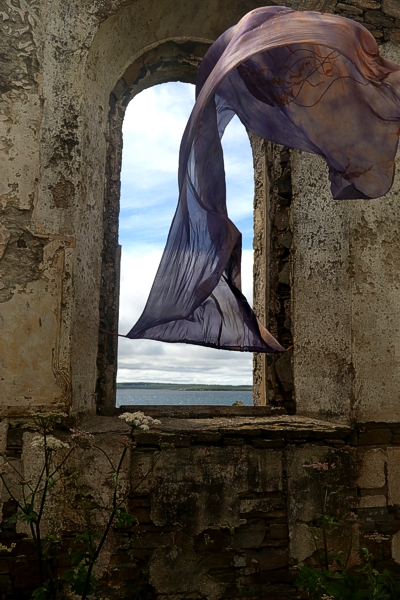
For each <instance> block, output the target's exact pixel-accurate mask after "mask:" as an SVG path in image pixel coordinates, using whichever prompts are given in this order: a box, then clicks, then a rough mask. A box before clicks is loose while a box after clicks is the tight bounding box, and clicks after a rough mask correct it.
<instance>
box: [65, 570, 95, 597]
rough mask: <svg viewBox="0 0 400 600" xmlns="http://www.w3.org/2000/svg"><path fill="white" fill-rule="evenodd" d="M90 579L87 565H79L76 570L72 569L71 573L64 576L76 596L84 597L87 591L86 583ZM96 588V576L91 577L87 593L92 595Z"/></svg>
mask: <svg viewBox="0 0 400 600" xmlns="http://www.w3.org/2000/svg"><path fill="white" fill-rule="evenodd" d="M87 578H88V567H87V566H86V565H79V566H78V567H75V569H70V570H69V571H65V573H64V574H63V575H62V579H63V580H64V581H65V582H66V583H67V585H69V586H70V588H71V591H72V592H74V593H75V594H78V595H82V594H83V592H84V590H85V585H86V581H87ZM95 587H96V580H95V578H94V575H93V574H91V575H90V581H89V582H88V587H87V589H86V593H87V594H90V593H92V592H94V590H95Z"/></svg>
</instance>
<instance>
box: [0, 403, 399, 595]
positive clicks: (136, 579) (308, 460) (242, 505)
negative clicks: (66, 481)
mask: <svg viewBox="0 0 400 600" xmlns="http://www.w3.org/2000/svg"><path fill="white" fill-rule="evenodd" d="M147 412H149V413H151V414H153V415H154V416H161V421H162V425H161V426H159V427H158V428H157V429H156V430H152V431H150V432H141V433H139V434H138V435H137V438H136V439H137V442H138V446H137V448H136V449H135V450H133V451H132V456H131V458H130V460H127V461H126V465H125V468H124V470H123V473H122V478H121V480H122V485H123V487H124V488H125V489H126V491H128V508H129V510H130V511H131V513H132V514H134V515H135V516H136V517H137V523H136V524H135V525H133V526H132V527H127V528H118V527H116V528H114V529H113V531H112V532H111V535H110V537H109V539H108V542H107V544H106V546H105V548H104V551H103V553H102V555H101V558H100V562H99V567H98V569H97V571H96V574H97V578H98V583H99V587H100V592H101V595H102V596H103V597H107V598H120V599H121V598H135V597H138V598H139V597H140V598H146V599H149V600H150V599H156V598H162V599H164V600H177V599H180V600H184V599H188V598H192V599H203V600H206V599H207V600H217V599H229V600H236V599H239V598H248V599H251V598H268V600H275V599H276V600H277V599H278V598H279V599H281V600H282V599H287V600H289V599H292V598H299V597H300V596H299V591H298V590H296V588H295V586H294V585H293V584H294V581H295V579H296V576H297V569H296V567H297V566H298V565H300V564H309V565H315V564H316V562H317V558H316V551H315V546H314V542H313V538H312V531H315V528H316V522H317V515H318V514H319V513H320V510H321V509H320V506H319V499H318V489H317V486H316V479H315V475H316V472H315V471H314V470H313V469H309V468H305V467H304V465H309V464H312V463H315V462H320V463H328V464H329V465H330V467H332V466H333V468H330V469H328V471H322V472H321V478H322V480H323V483H324V484H329V485H332V486H333V489H334V490H335V491H337V492H338V496H337V502H336V505H335V507H334V509H333V510H334V513H335V515H336V516H338V517H339V520H340V523H341V526H339V527H336V528H334V529H333V530H332V533H331V534H330V536H329V545H330V547H331V548H332V549H333V548H336V549H340V548H342V549H343V550H346V549H347V547H348V544H349V543H351V539H350V531H351V530H352V531H353V538H352V541H353V543H356V544H362V545H366V546H367V547H368V548H369V549H370V550H371V551H372V552H373V553H374V554H375V555H376V554H377V544H376V542H375V541H374V540H373V539H372V538H371V537H370V536H371V535H373V534H379V535H380V536H382V540H383V541H382V542H381V543H380V544H379V545H378V561H377V564H376V566H377V568H379V569H383V568H390V570H391V571H392V572H393V573H395V574H396V575H397V576H399V577H400V495H399V490H400V469H399V464H400V425H399V424H397V425H392V426H388V425H383V424H381V425H376V424H375V425H366V426H360V427H357V428H356V429H354V430H352V429H350V428H348V427H345V426H340V425H332V424H331V423H328V422H323V421H317V420H313V419H305V418H301V417H285V416H279V417H261V416H259V417H249V416H242V417H239V416H236V417H234V416H232V415H231V416H228V415H229V413H228V410H227V411H226V413H227V416H220V417H214V418H210V417H208V418H206V417H204V411H200V412H199V415H198V418H195V416H193V418H190V419H187V418H182V416H183V414H184V410H181V413H182V415H181V417H179V410H178V409H173V411H171V414H172V416H165V414H167V409H164V410H162V411H161V412H160V410H159V409H158V412H157V409H156V408H154V409H152V410H150V411H147ZM192 412H193V415H195V410H194V409H192ZM201 412H203V416H202V415H201ZM84 427H85V429H86V430H88V431H91V432H92V433H93V434H94V435H95V442H96V443H97V444H99V445H100V446H101V447H103V448H104V449H106V450H107V451H108V452H109V453H110V455H111V457H112V459H113V460H114V461H115V462H116V460H117V457H118V456H119V455H120V454H121V446H120V445H119V444H118V439H119V437H120V436H121V434H122V435H123V434H124V433H126V431H127V427H126V425H125V424H124V423H123V422H122V421H120V420H119V419H118V418H112V417H109V418H106V417H95V418H93V419H92V420H91V421H89V422H87V423H86V424H85V426H84ZM1 431H2V436H3V437H2V442H1V443H2V446H3V447H5V448H6V453H7V456H8V461H9V462H11V463H12V464H13V466H14V467H15V468H17V469H18V470H21V471H22V472H23V473H24V474H25V477H26V478H27V479H28V478H31V477H33V475H34V473H35V472H36V473H37V468H38V467H37V465H36V462H37V457H36V458H35V454H34V452H33V450H32V449H31V447H30V443H31V440H32V435H33V434H32V432H31V428H27V424H26V422H25V424H24V423H18V422H17V421H12V422H10V423H9V425H8V424H7V423H6V422H4V421H3V422H2V424H1ZM57 435H58V436H59V437H61V438H62V439H64V440H69V441H70V438H69V436H68V434H67V433H66V431H65V428H61V429H59V430H58V432H57ZM6 440H8V442H7V441H6ZM161 450H162V452H161V454H160V451H161ZM152 466H153V469H152V468H151V467H152ZM71 468H75V469H79V472H80V481H81V487H82V488H83V489H84V490H85V492H86V493H87V494H89V498H91V502H92V503H93V505H94V507H96V511H97V514H98V519H99V521H100V522H101V519H102V514H103V512H102V507H103V506H104V505H107V503H110V500H111V490H110V488H109V485H107V481H108V480H109V475H108V474H107V473H108V471H109V467H108V466H107V462H106V461H105V459H104V457H103V456H102V455H101V454H100V453H98V452H97V453H96V451H93V450H78V451H77V453H76V454H75V455H73V460H72V465H68V469H71ZM146 473H149V475H148V476H147V477H145V478H144V480H143V481H142V482H141V483H140V480H141V478H143V475H144V474H146ZM138 483H139V485H138ZM129 490H130V491H129ZM64 492H65V490H64ZM1 500H2V502H3V513H2V514H3V520H2V523H1V526H0V531H1V534H0V542H1V543H3V544H5V545H7V546H10V544H11V543H16V547H15V549H14V550H13V551H12V553H11V554H9V555H4V553H3V555H2V557H1V559H0V590H1V593H2V594H3V597H5V598H24V597H26V598H28V597H30V596H29V594H30V592H31V591H32V588H33V586H34V585H37V584H38V575H37V573H38V572H37V563H36V560H35V552H34V546H33V543H32V541H31V540H30V539H29V537H28V536H27V532H26V529H25V528H24V526H21V525H18V526H17V528H16V526H15V524H12V523H9V520H8V519H9V518H10V516H12V514H13V513H14V512H15V510H16V508H15V506H14V505H13V504H12V503H10V502H9V499H8V494H7V491H6V490H5V488H4V486H3V488H2V490H1ZM99 515H100V516H99ZM48 516H49V518H50V517H51V518H52V524H53V526H54V525H59V524H61V528H62V531H63V545H62V547H61V549H60V551H59V552H58V553H56V556H55V558H54V566H55V569H56V571H57V572H58V574H61V573H62V572H64V571H65V570H66V569H67V568H68V567H69V566H70V565H71V554H70V553H69V552H68V550H69V549H70V548H71V547H73V535H72V534H73V532H76V531H78V532H79V531H81V530H82V528H83V522H82V518H81V513H80V510H79V508H77V505H76V503H75V504H74V495H73V494H71V490H70V494H69V499H68V500H67V501H66V500H65V498H63V497H62V495H61V494H60V493H59V492H58V493H57V492H55V493H54V501H53V502H51V503H50V511H49V515H48ZM58 533H59V534H60V529H58ZM357 561H358V558H357V554H356V553H355V552H353V554H352V557H351V562H352V564H353V565H357Z"/></svg>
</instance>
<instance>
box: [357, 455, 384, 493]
mask: <svg viewBox="0 0 400 600" xmlns="http://www.w3.org/2000/svg"><path fill="white" fill-rule="evenodd" d="M385 464H386V453H385V452H384V451H383V450H381V449H380V448H374V449H373V450H368V451H367V452H366V453H365V454H364V457H363V462H362V467H361V473H360V477H359V478H358V481H357V485H358V487H360V488H367V489H372V488H381V487H383V486H384V485H385V483H386V476H385Z"/></svg>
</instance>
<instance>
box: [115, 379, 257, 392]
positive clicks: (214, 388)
mask: <svg viewBox="0 0 400 600" xmlns="http://www.w3.org/2000/svg"><path fill="white" fill-rule="evenodd" d="M252 389H253V386H251V385H205V384H194V383H148V382H144V381H139V382H126V383H117V390H176V391H182V392H207V391H210V392H251V391H252Z"/></svg>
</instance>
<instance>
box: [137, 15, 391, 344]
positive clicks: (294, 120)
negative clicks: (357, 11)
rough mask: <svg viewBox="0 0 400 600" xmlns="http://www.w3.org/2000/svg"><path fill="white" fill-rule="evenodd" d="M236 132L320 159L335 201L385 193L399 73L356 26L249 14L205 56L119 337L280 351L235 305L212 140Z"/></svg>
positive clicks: (233, 243) (220, 167)
mask: <svg viewBox="0 0 400 600" xmlns="http://www.w3.org/2000/svg"><path fill="white" fill-rule="evenodd" d="M235 114H236V115H238V117H239V119H240V120H241V122H242V123H243V125H244V126H245V127H246V128H247V129H248V131H250V132H252V133H254V134H257V135H259V136H261V137H263V138H265V139H267V140H271V141H273V142H277V143H279V144H283V145H285V146H290V147H292V148H296V149H298V150H304V151H307V152H313V153H315V154H319V155H321V156H323V157H324V159H325V160H326V162H327V164H328V166H329V179H330V182H331V190H332V195H333V197H334V198H335V199H347V198H376V197H379V196H382V195H384V194H386V193H387V191H388V190H389V189H390V187H391V185H392V183H393V177H394V160H395V155H396V150H397V145H398V138H399V126H400V66H399V65H397V64H395V63H393V62H391V61H389V60H386V59H384V58H382V57H381V56H380V55H379V51H378V47H377V44H376V42H375V39H374V38H373V36H372V35H371V34H370V33H369V32H368V31H367V30H366V29H365V28H364V27H362V26H361V25H360V24H359V23H356V22H354V21H350V20H348V19H345V18H343V17H338V16H335V15H328V14H320V13H315V12H296V11H293V10H291V9H288V8H284V7H267V8H259V9H256V10H254V11H252V12H250V13H249V14H247V15H246V16H245V17H243V19H242V20H241V21H240V22H239V23H238V24H237V25H236V26H235V27H232V28H231V29H229V30H228V31H226V32H225V33H224V34H223V35H222V36H221V37H220V38H218V40H217V41H216V42H215V43H214V44H213V45H212V46H211V47H210V49H209V51H208V52H207V54H206V55H205V57H204V59H203V61H202V64H201V66H200V69H199V72H198V77H197V84H196V103H195V106H194V108H193V111H192V114H191V116H190V118H189V121H188V124H187V126H186V129H185V132H184V135H183V138H182V142H181V148H180V156H179V175H178V179H179V201H178V206H177V209H176V213H175V216H174V219H173V222H172V225H171V229H170V232H169V236H168V240H167V244H166V248H165V250H164V254H163V256H162V259H161V263H160V266H159V268H158V271H157V274H156V277H155V280H154V283H153V286H152V289H151V292H150V295H149V299H148V301H147V304H146V307H145V309H144V311H143V314H142V315H141V317H140V319H139V320H138V322H137V323H136V324H135V326H134V327H133V328H132V329H131V331H130V332H129V333H128V334H127V337H129V338H132V339H137V338H148V339H156V340H161V341H165V342H185V343H190V344H198V345H202V346H211V347H215V348H223V349H226V350H239V351H250V352H281V351H283V350H284V348H283V347H282V346H281V345H280V344H279V343H278V342H277V341H276V340H275V338H274V337H273V336H272V335H271V334H270V333H269V332H268V331H267V329H266V328H265V327H264V326H263V325H262V324H261V323H260V322H259V321H258V319H257V317H256V316H255V314H254V312H253V311H252V309H251V308H250V306H249V304H248V302H247V300H246V298H245V297H244V296H243V294H242V293H241V276H240V266H241V234H240V232H239V231H238V229H237V228H236V226H235V225H234V224H233V223H232V221H231V220H230V219H229V217H228V213H227V208H226V187H225V171H224V161H223V152H222V146H221V138H222V136H223V133H224V130H225V128H226V126H227V125H228V123H229V121H230V120H231V119H232V117H233V116H234V115H235Z"/></svg>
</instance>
